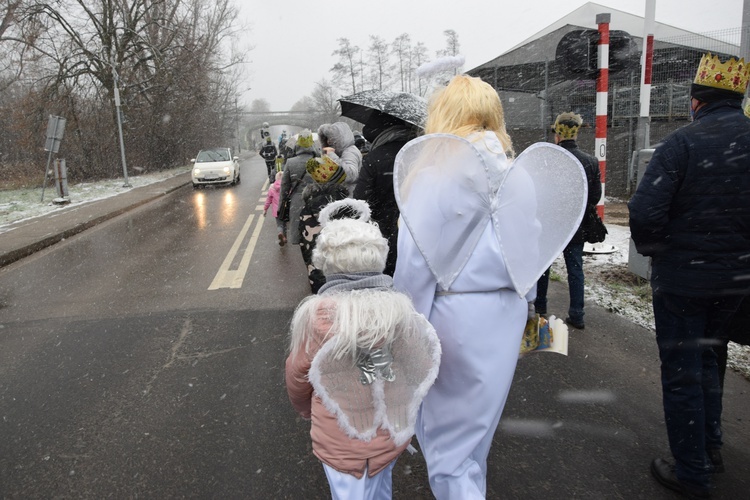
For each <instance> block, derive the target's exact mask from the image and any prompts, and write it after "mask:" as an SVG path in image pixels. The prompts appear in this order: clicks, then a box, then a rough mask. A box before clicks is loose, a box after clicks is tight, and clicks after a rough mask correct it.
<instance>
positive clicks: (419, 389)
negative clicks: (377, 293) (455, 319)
mask: <svg viewBox="0 0 750 500" xmlns="http://www.w3.org/2000/svg"><path fill="white" fill-rule="evenodd" d="M399 328H400V331H399V332H398V333H397V335H395V336H394V340H393V342H392V343H391V345H390V346H388V349H387V350H388V351H389V353H390V355H391V356H392V361H390V363H389V366H388V374H389V376H388V377H383V376H381V375H382V374H380V373H379V374H378V375H377V376H375V377H374V380H372V381H371V383H364V382H363V376H362V370H360V368H359V367H358V365H357V363H355V362H354V361H353V360H352V358H351V357H350V356H344V357H341V358H339V359H336V357H335V356H334V342H331V341H328V342H326V344H324V345H323V347H322V348H321V349H320V351H318V353H317V354H316V355H315V358H314V359H313V362H312V365H311V367H310V372H309V378H310V382H311V383H312V385H313V388H314V389H315V391H316V393H317V394H318V396H319V397H320V398H321V400H322V401H323V404H324V405H325V407H326V408H327V409H328V411H330V412H331V413H332V414H333V415H335V416H336V418H337V421H338V424H339V427H340V428H341V429H342V430H343V431H344V432H345V433H346V434H347V435H348V436H349V437H351V438H354V439H360V440H362V441H369V440H370V439H372V438H373V437H374V436H375V435H376V433H377V430H378V428H383V429H385V430H387V431H388V432H389V433H390V434H391V437H392V438H393V440H394V441H395V443H396V444H397V445H401V444H403V443H405V442H407V441H408V440H409V439H410V438H411V436H412V435H413V434H414V425H415V422H416V418H417V412H418V410H419V405H420V404H421V402H422V399H424V396H425V395H426V394H427V391H428V390H429V388H430V387H431V386H432V384H433V383H434V382H435V379H436V378H437V373H438V369H439V366H440V354H441V351H440V341H439V340H438V337H437V334H436V333H435V330H434V328H433V327H432V325H430V323H429V322H428V321H427V320H426V319H425V318H424V316H422V315H420V314H418V313H416V312H415V313H414V314H413V315H412V317H410V318H409V319H408V320H407V321H405V322H404V323H402V324H401V325H400V326H399Z"/></svg>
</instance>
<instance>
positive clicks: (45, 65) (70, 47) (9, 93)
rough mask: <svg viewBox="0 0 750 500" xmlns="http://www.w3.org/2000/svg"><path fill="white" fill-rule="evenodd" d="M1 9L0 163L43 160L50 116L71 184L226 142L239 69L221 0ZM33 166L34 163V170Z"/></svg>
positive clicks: (13, 170) (92, 0) (9, 168)
mask: <svg viewBox="0 0 750 500" xmlns="http://www.w3.org/2000/svg"><path fill="white" fill-rule="evenodd" d="M2 9H3V10H2V11H1V12H0V65H1V66H0V168H2V170H3V171H4V174H3V175H2V176H0V177H3V178H5V179H6V180H7V179H8V178H10V177H13V176H20V177H23V176H24V175H27V176H29V175H32V174H29V170H30V169H31V170H34V169H36V171H37V172H39V171H40V166H42V165H44V164H45V160H46V153H45V152H44V151H43V150H42V149H43V145H44V139H45V137H44V131H45V130H46V124H47V120H48V117H49V115H58V116H62V117H64V118H66V120H67V126H66V130H65V138H64V140H63V143H62V147H61V149H60V156H64V157H65V158H66V163H67V165H68V176H69V179H71V180H82V179H92V178H102V177H112V176H115V175H117V172H118V170H120V171H121V166H120V153H119V143H118V141H117V140H116V137H117V114H116V108H115V106H114V95H115V86H117V88H118V90H119V95H120V101H121V111H122V119H123V122H124V125H123V131H124V136H125V144H126V151H127V157H128V166H129V167H132V168H134V169H136V171H137V170H140V169H145V170H158V169H163V168H169V167H173V166H175V165H177V164H184V163H185V159H186V158H189V157H190V155H194V154H195V151H193V149H194V148H195V144H212V143H213V144H220V143H222V142H223V141H224V139H225V137H228V136H232V130H233V129H234V127H233V124H234V121H233V117H234V116H235V112H236V110H235V96H236V88H237V79H238V76H239V65H240V63H241V62H242V60H243V57H244V56H245V54H243V53H241V52H239V51H237V50H236V49H235V44H234V42H235V41H236V39H237V36H236V35H237V34H238V32H237V30H236V28H235V21H236V19H237V10H236V8H235V7H234V6H233V4H232V3H231V1H230V0H188V1H183V0H65V1H62V2H60V1H56V2H41V1H37V0H8V1H6V2H5V3H4V4H3V7H2ZM42 170H43V167H42Z"/></svg>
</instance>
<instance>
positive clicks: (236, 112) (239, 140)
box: [234, 96, 242, 154]
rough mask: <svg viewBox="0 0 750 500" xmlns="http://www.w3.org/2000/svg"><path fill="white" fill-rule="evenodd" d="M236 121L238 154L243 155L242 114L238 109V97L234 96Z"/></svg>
mask: <svg viewBox="0 0 750 500" xmlns="http://www.w3.org/2000/svg"><path fill="white" fill-rule="evenodd" d="M234 121H235V122H237V154H239V153H242V139H241V138H240V113H239V110H238V109H237V96H234Z"/></svg>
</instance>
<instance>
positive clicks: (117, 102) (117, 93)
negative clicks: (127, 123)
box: [110, 60, 132, 187]
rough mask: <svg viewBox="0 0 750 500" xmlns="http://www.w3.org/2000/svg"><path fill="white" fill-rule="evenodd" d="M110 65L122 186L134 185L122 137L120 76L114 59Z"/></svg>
mask: <svg viewBox="0 0 750 500" xmlns="http://www.w3.org/2000/svg"><path fill="white" fill-rule="evenodd" d="M110 66H111V67H112V77H113V78H114V83H115V112H116V113H117V132H118V133H119V135H120V157H121V158H122V175H123V176H124V177H125V184H123V185H122V187H132V185H131V184H130V182H128V165H127V163H126V162H125V141H124V140H123V138H122V115H121V113H120V89H119V88H118V84H117V81H118V80H119V77H118V75H117V70H115V64H114V60H113V61H111V62H110Z"/></svg>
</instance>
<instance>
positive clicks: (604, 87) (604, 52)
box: [594, 14, 610, 220]
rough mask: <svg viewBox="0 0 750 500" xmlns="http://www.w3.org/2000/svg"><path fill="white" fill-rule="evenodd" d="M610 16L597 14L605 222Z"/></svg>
mask: <svg viewBox="0 0 750 500" xmlns="http://www.w3.org/2000/svg"><path fill="white" fill-rule="evenodd" d="M609 20H610V15H609V14H597V16H596V24H597V25H598V26H599V46H598V53H597V56H598V57H597V64H598V67H599V75H598V76H597V78H596V131H595V134H594V138H595V139H594V148H595V149H596V157H597V159H598V160H599V173H600V175H601V181H602V197H601V198H600V199H599V203H597V205H596V211H597V212H598V213H599V217H601V218H602V220H604V185H605V183H606V179H607V93H608V92H609Z"/></svg>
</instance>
